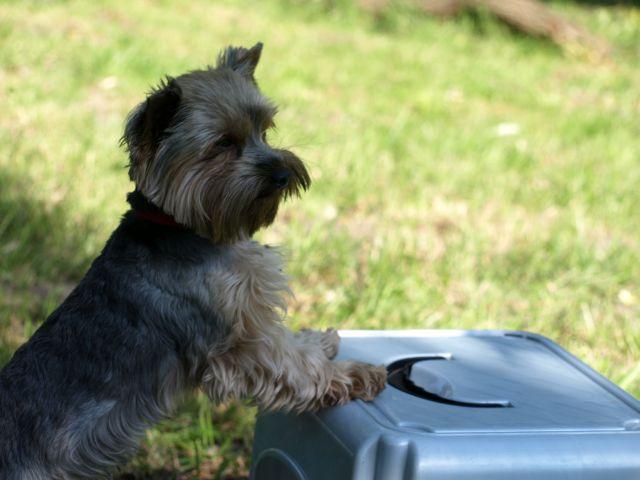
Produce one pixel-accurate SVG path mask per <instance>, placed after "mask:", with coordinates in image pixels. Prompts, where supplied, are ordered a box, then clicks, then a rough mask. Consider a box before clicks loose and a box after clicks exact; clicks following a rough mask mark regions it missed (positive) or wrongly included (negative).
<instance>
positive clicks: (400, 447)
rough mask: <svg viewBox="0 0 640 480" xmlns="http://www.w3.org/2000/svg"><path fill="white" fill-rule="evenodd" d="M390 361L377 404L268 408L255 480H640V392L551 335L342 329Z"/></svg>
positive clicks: (368, 356)
mask: <svg viewBox="0 0 640 480" xmlns="http://www.w3.org/2000/svg"><path fill="white" fill-rule="evenodd" d="M340 336H341V337H342V343H341V350H340V355H339V356H338V359H358V360H362V361H366V362H371V363H374V364H385V365H386V366H387V368H388V370H389V372H390V376H389V385H388V386H387V388H386V389H385V390H384V391H383V392H382V393H381V395H380V396H379V397H378V398H377V399H376V400H375V401H374V402H371V403H365V402H362V401H359V400H357V401H354V402H351V403H349V404H347V405H345V406H342V407H337V408H333V409H329V410H325V411H322V412H319V413H315V414H303V415H293V414H269V415H264V416H261V417H260V418H259V419H258V422H257V425H256V432H255V441H254V452H253V464H252V472H251V478H252V479H253V480H342V479H345V480H347V479H353V480H418V479H424V480H454V479H455V480H488V479H491V480H520V479H523V480H525V479H526V480H534V479H535V480H543V479H544V480H549V479H562V480H627V479H628V480H631V479H633V480H638V479H640V403H639V402H638V401H637V400H636V399H635V398H633V397H632V396H631V395H629V394H628V393H626V392H625V391H623V390H622V389H620V388H618V387H617V386H616V385H614V384H613V383H611V382H610V381H609V380H607V379H606V378H604V377H603V376H601V375H599V374H598V373H596V372H595V371H593V370H592V369H590V368H589V367H588V366H586V365H585V364H583V363H582V362H580V361H579V360H577V359H576V358H575V357H573V356H572V355H571V354H569V353H567V352H566V351H565V350H563V349H562V348H560V347H559V346H558V345H556V344H555V343H553V342H552V341H551V340H549V339H547V338H545V337H542V336H540V335H535V334H530V333H526V332H508V331H443V330H435V331H432V330H420V331H379V332H376V331H342V332H340Z"/></svg>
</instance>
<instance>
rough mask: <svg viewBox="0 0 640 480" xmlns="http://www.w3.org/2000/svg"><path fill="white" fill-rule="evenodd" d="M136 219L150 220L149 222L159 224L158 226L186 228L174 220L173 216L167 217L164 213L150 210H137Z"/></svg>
mask: <svg viewBox="0 0 640 480" xmlns="http://www.w3.org/2000/svg"><path fill="white" fill-rule="evenodd" d="M135 213H136V217H138V218H141V219H142V220H148V221H149V222H153V223H157V224H158V225H164V226H166V227H173V228H184V226H182V225H180V224H179V223H178V222H176V221H175V220H174V218H173V217H172V216H171V215H167V214H166V213H164V212H159V211H158V212H151V211H148V210H135Z"/></svg>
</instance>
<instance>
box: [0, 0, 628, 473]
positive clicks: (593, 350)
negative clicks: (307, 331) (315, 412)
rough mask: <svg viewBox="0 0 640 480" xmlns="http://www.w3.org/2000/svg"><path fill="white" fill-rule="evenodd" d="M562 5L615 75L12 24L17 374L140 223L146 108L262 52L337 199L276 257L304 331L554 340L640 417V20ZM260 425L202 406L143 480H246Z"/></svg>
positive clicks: (303, 16)
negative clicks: (104, 252) (602, 48)
mask: <svg viewBox="0 0 640 480" xmlns="http://www.w3.org/2000/svg"><path fill="white" fill-rule="evenodd" d="M553 5H554V8H556V9H557V10H559V11H563V12H565V13H566V15H567V16H570V17H571V18H573V19H574V20H575V21H578V22H580V23H582V24H583V25H585V26H586V27H588V28H589V30H590V31H591V32H593V33H596V34H598V35H600V36H601V37H603V38H605V39H607V41H608V42H609V43H610V44H611V45H612V51H611V53H610V55H609V56H608V57H607V58H595V57H593V56H590V55H588V54H585V53H584V52H582V53H581V52H575V51H574V50H573V49H562V48H559V47H557V46H555V45H553V44H551V43H549V42H547V41H545V40H537V39H531V38H527V37H524V36H522V35H519V34H517V33H514V32H513V31H511V30H509V29H507V28H505V27H503V26H502V25H500V24H498V23H496V22H494V21H492V20H491V19H490V18H488V16H487V15H484V14H480V15H467V16H465V17H462V18H461V19H458V20H456V21H453V22H442V21H438V20H434V19H430V18H425V17H422V16H420V15H416V14H415V12H412V11H410V10H408V9H394V10H392V11H390V12H388V13H387V14H385V15H382V16H378V17H373V16H371V15H369V14H366V13H364V12H362V11H360V10H359V9H358V8H356V7H354V6H351V5H350V4H349V2H346V1H330V0H315V1H311V2H303V1H302V0H299V1H284V0H283V1H264V0H263V1H261V2H250V1H232V2H210V1H206V0H195V1H189V2H187V1H182V2H168V1H167V2H150V1H145V2H116V1H110V2H79V1H64V2H62V1H61V2H57V1H50V2H41V1H33V2H24V1H20V2H17V1H16V2H13V1H10V2H2V3H0V52H1V53H0V102H1V103H0V104H1V105H2V107H3V112H2V115H0V365H1V364H4V363H5V362H6V361H7V360H8V359H9V358H10V356H11V354H12V352H13V351H14V350H15V348H17V346H18V345H19V344H20V343H21V342H23V341H24V340H25V339H26V338H28V337H29V336H30V335H31V334H32V333H33V331H34V330H35V329H36V328H37V326H38V324H39V323H40V322H41V321H42V320H44V318H46V316H47V315H48V313H49V312H51V310H52V309H53V308H55V306H57V304H58V303H59V302H60V301H61V300H62V299H63V298H64V296H65V295H66V294H67V293H68V292H69V291H70V289H71V288H72V287H73V286H74V284H75V283H76V282H77V281H78V280H79V278H81V276H82V274H83V272H84V271H85V270H86V269H87V267H88V265H89V263H90V261H91V259H92V258H93V257H95V256H96V255H97V254H98V253H99V252H100V249H101V248H102V245H103V244H104V242H105V240H106V239H107V237H108V235H109V233H110V231H111V230H113V228H114V227H115V226H116V225H117V223H118V220H119V216H120V215H121V213H123V212H124V210H125V208H126V204H125V201H124V199H125V194H126V192H127V191H129V190H131V184H130V183H129V181H128V178H127V174H126V168H125V165H126V163H127V159H126V155H125V154H124V152H123V151H122V149H121V148H120V147H119V145H118V140H119V137H120V135H121V132H122V126H123V121H124V117H125V115H126V113H127V112H128V110H129V109H131V108H132V107H133V106H134V105H135V104H136V103H137V102H139V101H140V100H142V98H143V95H144V93H145V92H146V91H147V90H148V88H149V86H150V85H153V84H154V83H156V82H157V81H158V79H159V78H160V77H161V76H163V75H164V74H174V75H177V74H180V73H182V72H184V71H185V70H188V69H192V68H198V67H202V66H204V65H206V64H210V63H212V62H213V61H214V59H215V56H216V55H217V52H218V51H219V49H220V48H221V47H223V46H224V45H227V44H244V45H251V44H253V43H255V42H256V41H258V40H262V41H264V42H265V51H264V54H263V59H262V63H261V64H260V66H259V68H258V72H257V77H258V81H259V83H260V85H261V87H262V89H263V91H264V92H266V93H267V95H268V96H270V97H271V98H273V99H274V100H275V101H276V102H277V103H278V104H279V105H280V113H279V115H278V118H277V124H278V129H277V131H276V132H275V133H274V134H273V135H272V139H273V141H274V142H276V143H280V144H282V145H285V146H288V147H291V148H292V149H294V150H295V151H296V152H297V153H298V154H300V156H301V157H303V158H304V159H305V160H306V162H307V164H308V166H309V169H310V172H311V175H312V178H313V181H314V184H313V186H312V188H311V190H310V191H309V192H308V193H307V194H305V195H304V196H303V197H302V199H300V200H296V201H293V202H291V203H289V204H288V205H287V206H286V207H285V208H284V209H283V211H282V213H281V215H280V217H279V220H278V221H277V223H276V225H274V227H272V228H271V229H270V230H267V231H265V232H262V233H261V234H260V235H259V236H260V238H261V239H262V240H264V241H265V242H269V243H277V244H281V245H282V246H283V247H284V248H285V250H286V251H287V253H288V258H289V266H288V270H289V273H290V275H291V277H292V283H293V289H294V291H295V293H296V296H295V298H294V299H293V300H292V303H291V309H290V315H289V316H290V324H291V325H292V327H294V328H297V327H301V326H312V327H317V328H322V327H327V326H339V327H341V328H387V329H389V328H506V329H525V330H531V331H535V332H539V333H542V334H544V335H547V336H549V337H550V338H552V339H554V340H555V341H557V342H559V343H560V344H561V345H563V346H564V347H566V348H568V349H569V350H570V351H572V352H573V353H575V354H576V355H577V356H578V357H580V358H581V359H583V360H584V361H586V362H587V363H588V364H590V365H591V366H593V367H594V368H596V369H597V370H599V371H600V372H602V373H603V374H605V375H607V376H609V377H610V378H611V379H613V380H614V381H616V382H617V383H619V384H620V385H621V386H622V387H624V388H626V389H627V390H628V391H629V392H631V393H632V394H634V395H640V323H639V319H640V218H639V210H640V156H639V155H640V121H639V118H640V47H639V45H640V10H639V9H638V8H637V7H633V6H627V7H622V6H618V7H598V6H593V5H591V4H589V5H586V4H581V3H571V2H569V3H567V2H563V3H557V4H553ZM254 413H255V412H254V411H253V410H252V409H250V408H248V407H246V406H243V405H227V406H218V407H213V408H212V407H211V406H210V405H209V404H208V403H207V401H206V400H205V399H204V398H201V397H197V398H194V399H192V400H191V401H189V402H188V404H187V405H185V406H184V407H183V408H182V409H181V410H180V412H179V414H178V415H177V417H176V418H175V419H173V420H171V421H167V422H166V423H164V424H162V425H160V426H158V427H157V428H154V429H152V430H150V431H149V432H148V434H147V436H146V439H145V440H144V443H143V448H142V449H141V452H140V454H139V455H138V456H137V457H136V458H135V459H134V461H133V462H132V463H131V464H130V465H129V466H128V467H127V468H126V469H125V471H126V472H129V476H128V477H127V478H227V477H230V476H242V475H246V472H247V469H248V455H249V452H250V448H251V429H252V425H253V415H254Z"/></svg>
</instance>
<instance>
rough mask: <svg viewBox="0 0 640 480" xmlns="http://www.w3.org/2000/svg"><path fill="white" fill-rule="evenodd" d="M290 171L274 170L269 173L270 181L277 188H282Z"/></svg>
mask: <svg viewBox="0 0 640 480" xmlns="http://www.w3.org/2000/svg"><path fill="white" fill-rule="evenodd" d="M289 177H291V172H290V171H289V170H284V169H283V170H276V171H275V172H273V173H272V174H271V181H272V182H273V184H274V185H275V186H276V187H278V188H284V187H286V186H287V185H288V184H289Z"/></svg>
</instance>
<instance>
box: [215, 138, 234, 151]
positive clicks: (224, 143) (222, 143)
mask: <svg viewBox="0 0 640 480" xmlns="http://www.w3.org/2000/svg"><path fill="white" fill-rule="evenodd" d="M234 146H235V143H234V142H233V140H232V139H231V138H229V137H222V138H221V139H220V140H218V141H217V142H216V147H218V148H224V149H226V148H231V147H234Z"/></svg>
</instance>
